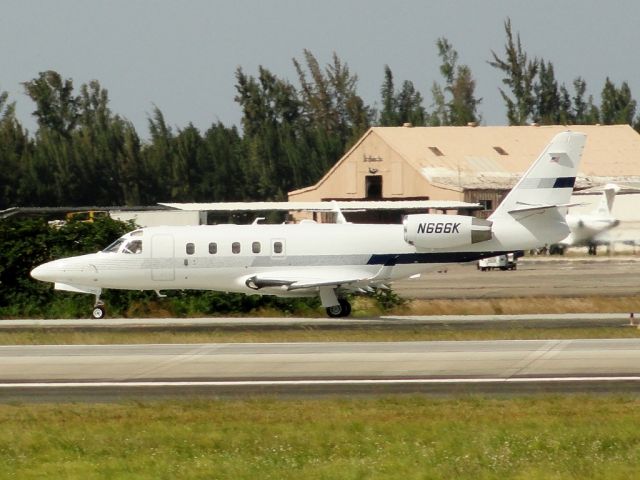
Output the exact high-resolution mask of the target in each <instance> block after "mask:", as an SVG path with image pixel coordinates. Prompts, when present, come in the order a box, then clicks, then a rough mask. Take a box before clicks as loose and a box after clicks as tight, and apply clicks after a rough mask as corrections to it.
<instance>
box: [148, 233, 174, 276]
mask: <svg viewBox="0 0 640 480" xmlns="http://www.w3.org/2000/svg"><path fill="white" fill-rule="evenodd" d="M173 257H174V247H173V235H168V234H162V235H154V236H153V237H151V279H152V280H163V281H171V280H174V279H175V266H174V258H173Z"/></svg>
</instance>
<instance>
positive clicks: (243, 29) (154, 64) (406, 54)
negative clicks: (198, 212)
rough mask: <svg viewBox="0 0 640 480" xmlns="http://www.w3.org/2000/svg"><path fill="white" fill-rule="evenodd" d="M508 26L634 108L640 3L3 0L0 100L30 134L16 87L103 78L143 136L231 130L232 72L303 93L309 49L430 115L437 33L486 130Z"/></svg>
mask: <svg viewBox="0 0 640 480" xmlns="http://www.w3.org/2000/svg"><path fill="white" fill-rule="evenodd" d="M507 16H509V17H511V20H512V25H513V29H514V31H517V32H519V33H520V36H521V40H522V43H523V46H524V49H525V51H526V52H527V53H528V54H529V55H531V56H539V57H544V58H545V59H547V60H550V61H552V62H553V64H554V66H555V68H556V76H557V78H558V79H559V80H560V81H563V82H565V83H567V85H570V84H571V82H572V80H573V79H574V78H575V77H576V76H578V75H581V76H583V77H584V78H585V79H586V81H587V86H588V89H589V93H592V94H593V95H594V97H595V98H596V101H597V102H598V103H599V97H600V91H601V89H602V86H603V84H604V80H605V78H606V77H607V76H609V77H610V78H611V79H612V80H613V81H614V82H616V84H617V85H619V83H620V82H621V81H623V80H626V81H627V82H629V85H630V86H631V91H632V93H633V95H634V97H635V98H636V99H640V61H639V59H640V54H639V52H638V46H639V45H640V28H639V27H638V25H639V23H640V2H638V1H637V0H617V1H615V2H604V1H602V0H586V1H585V0H581V1H577V0H536V1H531V0H527V1H506V0H505V1H480V0H459V1H456V0H446V1H445V0H442V1H427V0H406V1H401V0H396V1H391V0H385V1H382V0H366V1H365V0H322V1H318V0H295V1H294V0H279V1H278V0H271V1H266V0H265V1H257V0H251V1H242V0H235V1H214V0H209V1H206V0H191V1H187V0H184V1H180V2H178V1H169V0H165V1H150V0H111V1H97V0H93V1H91V0H55V1H45V0H41V1H34V0H4V1H3V2H2V14H1V15H0V50H1V54H0V91H1V90H6V91H8V92H9V94H10V98H11V100H13V101H15V102H16V103H17V109H18V115H19V117H20V119H21V121H22V122H23V123H24V124H25V125H26V126H27V127H28V128H29V129H30V130H33V128H34V125H35V123H34V121H33V118H32V117H31V115H30V114H31V112H32V111H33V109H34V104H33V103H32V102H31V100H29V99H28V97H27V96H26V95H25V94H24V89H23V87H22V85H21V82H24V81H28V80H30V79H32V78H34V77H36V76H37V75H38V72H41V71H44V70H49V69H52V70H56V71H58V72H59V73H60V74H61V75H62V76H63V77H65V78H72V79H73V81H74V85H75V87H76V89H78V88H79V87H80V85H81V84H82V83H85V82H88V81H90V80H92V79H97V80H98V81H99V82H100V83H101V85H102V86H103V87H104V88H106V89H108V90H109V95H110V100H111V102H110V107H111V110H112V111H113V112H114V113H118V114H120V115H122V116H124V117H126V118H128V119H129V120H131V121H133V123H134V124H135V125H136V128H137V129H138V132H139V133H140V134H141V135H142V136H143V137H146V136H147V135H148V129H147V118H148V115H149V113H150V112H151V110H152V108H153V105H157V106H158V107H159V108H160V109H161V110H162V112H163V113H164V115H165V118H166V120H167V121H168V122H169V124H171V125H173V126H176V127H178V128H180V127H184V126H185V125H186V124H187V123H188V122H190V121H191V122H193V123H194V125H195V126H196V127H198V128H200V129H203V130H204V129H206V128H207V127H209V126H210V125H211V123H212V122H215V121H218V120H220V121H222V122H223V123H225V124H226V125H231V124H236V125H237V124H239V121H240V117H241V112H240V108H239V107H238V105H237V104H236V103H235V102H234V100H233V97H234V95H235V88H234V85H235V77H234V73H235V70H236V68H237V67H238V66H241V67H242V68H243V69H244V71H245V72H246V73H249V74H256V73H257V67H258V65H263V66H265V67H266V68H268V69H269V70H271V71H272V72H273V73H274V74H276V75H278V76H280V77H285V78H288V79H289V80H290V81H292V82H293V83H294V84H296V85H297V78H296V75H295V71H294V69H293V66H292V62H291V59H292V58H293V57H296V58H302V51H303V49H305V48H307V49H309V50H311V51H312V52H313V53H314V54H315V56H316V57H317V58H318V60H319V61H320V63H321V64H323V65H324V64H326V63H327V62H329V61H330V60H331V54H332V52H334V51H335V52H336V53H337V54H338V56H339V57H340V58H341V59H342V60H343V61H345V62H347V64H348V65H349V67H350V69H351V71H352V73H356V74H357V75H358V77H359V83H358V92H359V93H360V95H361V96H362V97H363V98H364V100H365V102H366V103H368V104H370V105H378V106H379V103H380V93H379V92H380V86H381V84H382V81H383V69H384V65H385V64H388V65H389V66H390V67H391V70H392V71H393V74H394V78H395V81H396V85H397V86H399V85H400V84H401V83H402V81H403V80H411V81H413V82H414V84H415V86H416V88H418V89H419V90H420V91H421V92H422V94H423V96H425V97H426V99H427V101H426V102H425V104H426V106H427V108H428V104H429V103H431V94H430V89H431V85H432V83H433V81H434V80H436V81H438V82H442V78H441V76H440V74H439V72H438V66H439V59H438V57H437V53H436V47H435V42H436V39H437V38H438V37H441V36H445V37H446V38H448V39H449V41H450V42H451V43H452V44H453V46H454V48H455V49H456V50H457V51H458V53H459V61H460V63H465V64H467V65H469V66H470V67H471V70H472V72H473V75H474V77H475V78H476V81H477V90H476V93H477V96H479V97H482V98H483V101H482V104H481V105H480V111H481V113H482V115H483V118H484V123H485V124H488V125H501V124H505V123H506V117H505V107H504V105H503V101H502V99H501V98H500V95H499V92H498V87H499V85H500V79H501V76H500V74H499V72H498V71H497V70H495V69H494V68H492V67H490V66H489V65H488V64H487V60H489V59H490V56H491V50H495V51H496V52H498V53H500V54H502V52H503V48H504V42H505V35H504V27H503V22H504V20H505V18H506V17H507Z"/></svg>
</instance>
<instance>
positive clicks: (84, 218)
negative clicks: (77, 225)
mask: <svg viewBox="0 0 640 480" xmlns="http://www.w3.org/2000/svg"><path fill="white" fill-rule="evenodd" d="M108 215H109V212H107V211H106V210H86V211H84V212H69V213H67V222H70V221H75V222H87V223H93V221H94V220H95V219H96V218H99V217H106V216H108Z"/></svg>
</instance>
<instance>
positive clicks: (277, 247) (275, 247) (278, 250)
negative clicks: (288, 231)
mask: <svg viewBox="0 0 640 480" xmlns="http://www.w3.org/2000/svg"><path fill="white" fill-rule="evenodd" d="M273 253H277V254H280V253H282V242H273Z"/></svg>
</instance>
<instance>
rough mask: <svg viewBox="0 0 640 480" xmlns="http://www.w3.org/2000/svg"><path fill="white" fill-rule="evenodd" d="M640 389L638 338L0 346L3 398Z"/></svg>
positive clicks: (11, 399)
mask: <svg viewBox="0 0 640 480" xmlns="http://www.w3.org/2000/svg"><path fill="white" fill-rule="evenodd" d="M547 391H553V392H567V391H570V392H574V391H579V392H586V391H624V392H640V339H638V340H636V339H622V340H516V341H468V342H363V343H347V342H344V343H269V344H267V343H263V344H253V343H251V344H199V345H103V346H98V345H91V346H77V345H60V346H3V347H0V401H3V402H8V401H15V400H20V401H53V400H55V401H58V400H89V401H109V400H113V399H121V398H150V397H158V396H160V397H181V398H184V397H190V396H216V397H218V396H222V397H225V396H247V395H256V394H269V395H287V396H298V395H303V396H304V395H313V396H317V395H326V394H341V395H346V394H348V395H351V394H368V395H371V394H390V393H418V392H420V393H431V394H457V393H470V392H492V393H494V392H496V393H508V394H513V393H531V392H547Z"/></svg>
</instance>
